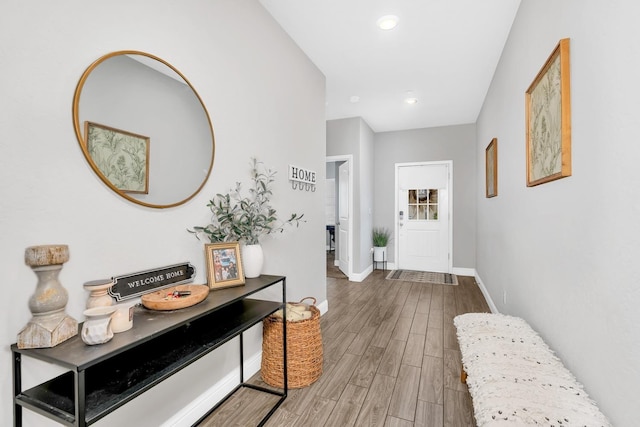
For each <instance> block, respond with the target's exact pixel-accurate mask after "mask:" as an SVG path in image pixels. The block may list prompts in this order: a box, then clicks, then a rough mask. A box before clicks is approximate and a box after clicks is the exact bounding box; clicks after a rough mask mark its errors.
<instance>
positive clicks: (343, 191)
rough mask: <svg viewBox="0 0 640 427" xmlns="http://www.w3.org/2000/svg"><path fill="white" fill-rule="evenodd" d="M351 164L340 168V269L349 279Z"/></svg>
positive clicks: (342, 165) (338, 249)
mask: <svg viewBox="0 0 640 427" xmlns="http://www.w3.org/2000/svg"><path fill="white" fill-rule="evenodd" d="M349 215H350V212H349V163H347V162H343V163H342V164H340V166H338V224H337V225H338V227H337V230H336V232H337V234H338V236H337V237H338V242H337V243H338V247H337V253H338V268H339V269H340V271H342V272H343V273H344V274H345V275H346V276H347V277H349V273H350V272H349Z"/></svg>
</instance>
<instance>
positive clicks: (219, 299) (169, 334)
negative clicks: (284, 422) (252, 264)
mask: <svg viewBox="0 0 640 427" xmlns="http://www.w3.org/2000/svg"><path fill="white" fill-rule="evenodd" d="M278 283H280V284H281V285H282V302H273V301H264V300H258V299H252V298H247V297H248V296H249V295H251V294H253V293H255V292H258V291H260V290H263V289H265V288H267V287H269V286H272V285H274V284H278ZM285 304H286V279H285V278H284V277H282V276H260V277H259V278H256V279H247V281H246V284H245V285H244V286H240V287H235V288H229V289H222V290H217V291H213V292H211V293H210V294H209V296H208V297H207V299H205V300H204V301H203V302H201V303H199V304H197V305H195V306H193V307H188V308H185V309H181V310H176V311H168V312H160V311H150V310H147V309H145V308H136V311H135V313H134V327H133V328H132V329H131V330H129V331H126V332H122V333H119V334H116V335H115V336H114V338H113V339H112V340H111V341H109V342H108V343H106V344H102V345H99V346H87V345H86V344H84V342H82V340H81V339H80V338H79V336H76V337H74V338H72V339H70V340H67V341H65V342H63V343H61V344H59V345H58V346H56V347H52V348H46V349H19V348H18V347H17V345H16V344H14V345H12V346H11V350H12V354H13V385H14V426H18V427H19V426H21V425H22V408H27V409H29V410H32V411H34V412H37V413H39V414H41V415H44V416H45V417H47V418H50V419H53V420H55V421H58V422H59V423H61V424H63V425H68V426H88V425H91V424H93V423H95V422H96V421H98V420H100V419H101V418H103V417H105V416H106V415H108V414H109V413H111V412H113V411H114V410H116V409H117V408H119V407H120V406H122V405H124V404H125V403H127V402H129V401H131V400H132V399H134V398H135V397H136V396H139V395H140V394H142V393H144V392H145V391H147V390H149V389H150V388H152V387H154V386H155V385H157V384H159V383H160V382H162V381H163V380H165V379H167V378H168V377H170V376H171V375H173V374H175V373H177V372H179V371H180V370H182V369H183V368H185V367H186V366H188V365H190V364H191V363H193V362H195V361H196V360H198V359H200V358H201V357H203V356H204V355H206V354H208V353H210V352H211V351H213V350H215V349H216V348H218V347H220V346H221V345H222V344H224V343H226V342H228V341H230V340H231V339H233V338H235V337H239V344H240V383H239V384H238V386H237V387H236V388H235V389H234V390H232V391H231V392H230V393H229V394H228V395H227V396H226V397H225V398H224V399H223V400H222V401H220V402H219V403H218V404H217V405H216V406H215V407H214V408H213V409H212V410H211V411H210V412H209V414H210V413H211V412H213V411H214V410H215V409H216V408H217V407H218V406H219V405H221V404H222V403H223V402H224V401H226V400H227V399H228V398H229V397H231V396H232V395H233V394H234V393H235V392H236V391H238V390H239V389H240V388H242V387H248V388H252V389H255V390H259V391H262V392H266V393H271V394H274V395H277V396H279V397H280V398H279V399H278V401H277V402H276V403H275V405H274V406H273V407H272V408H271V410H270V411H269V413H268V414H266V415H265V417H264V418H263V419H262V420H261V422H260V423H259V424H258V425H259V426H262V425H263V424H264V423H265V422H266V421H267V420H268V418H269V417H270V416H271V415H272V414H273V413H274V412H275V410H276V409H277V408H278V407H279V406H280V404H281V403H282V402H283V401H284V399H286V397H287V391H288V388H287V383H286V377H287V375H286V367H287V362H286V346H284V345H283V352H284V353H283V354H284V358H283V368H284V372H285V376H284V378H285V384H284V388H283V389H282V390H270V389H266V388H262V387H259V386H256V385H252V384H247V383H245V380H244V372H243V356H244V355H243V339H242V333H243V332H244V331H246V330H248V329H249V328H251V327H252V326H254V325H256V324H257V323H259V322H261V321H262V320H263V319H264V318H265V317H267V316H269V315H271V314H272V313H274V312H275V311H276V310H278V309H280V308H282V307H284V305H285ZM284 323H285V324H284V325H283V333H284V334H285V337H286V322H284ZM80 327H81V326H80ZM22 356H28V357H33V358H36V359H40V360H44V361H47V362H51V363H54V364H56V365H59V366H62V367H65V368H68V369H69V371H68V372H65V373H64V374H62V375H59V376H57V377H55V378H53V379H51V380H49V381H46V382H44V383H41V384H39V385H37V386H35V387H32V388H30V389H28V390H24V391H23V390H22V384H21V374H22V371H21V363H22ZM207 415H208V414H207ZM205 416H206V415H205ZM203 418H204V417H203Z"/></svg>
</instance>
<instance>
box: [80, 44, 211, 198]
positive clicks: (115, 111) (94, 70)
mask: <svg viewBox="0 0 640 427" xmlns="http://www.w3.org/2000/svg"><path fill="white" fill-rule="evenodd" d="M73 126H74V130H75V133H76V137H77V138H78V143H79V144H80V148H81V149H82V152H83V154H84V156H85V158H86V160H87V162H88V163H89V165H90V166H91V168H92V169H93V171H94V172H95V173H96V175H97V176H98V177H99V178H100V179H101V180H102V181H103V182H104V183H105V184H106V185H107V186H108V187H109V188H110V189H111V190H113V191H114V192H115V193H117V194H119V195H120V196H122V197H123V198H125V199H127V200H129V201H131V202H133V203H137V204H139V205H142V206H147V207H151V208H169V207H173V206H178V205H181V204H183V203H186V202H187V201H188V200H190V199H191V198H193V197H194V196H195V195H196V194H198V192H199V191H200V190H201V189H202V187H203V186H204V185H205V183H206V182H207V179H208V178H209V175H210V174H211V169H212V168H213V160H214V156H215V139H214V133H213V126H212V125H211V119H210V117H209V113H208V112H207V109H206V107H205V105H204V103H203V102H202V99H201V98H200V96H199V95H198V93H197V92H196V90H195V89H194V88H193V86H191V83H189V81H188V80H187V78H186V77H185V76H184V75H183V74H182V73H180V71H178V70H177V69H176V68H175V67H173V66H172V65H171V64H169V63H168V62H166V61H165V60H163V59H161V58H159V57H157V56H154V55H151V54H149V53H146V52H140V51H136V50H122V51H117V52H111V53H108V54H106V55H104V56H102V57H100V58H99V59H97V60H96V61H95V62H94V63H92V64H91V65H90V66H89V67H88V68H87V70H86V71H85V72H84V73H83V75H82V77H81V78H80V81H79V82H78V86H77V87H76V91H75V94H74V97H73Z"/></svg>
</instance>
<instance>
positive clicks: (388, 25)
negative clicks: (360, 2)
mask: <svg viewBox="0 0 640 427" xmlns="http://www.w3.org/2000/svg"><path fill="white" fill-rule="evenodd" d="M376 24H377V25H378V28H380V29H381V30H393V29H394V28H395V27H396V25H398V17H397V16H395V15H385V16H383V17H381V18H380V19H378V21H377V22H376Z"/></svg>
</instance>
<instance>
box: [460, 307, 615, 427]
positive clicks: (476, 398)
mask: <svg viewBox="0 0 640 427" xmlns="http://www.w3.org/2000/svg"><path fill="white" fill-rule="evenodd" d="M453 322H454V325H455V327H456V331H457V335H458V342H459V344H460V352H461V355H462V373H461V380H462V381H463V382H466V383H467V385H468V386H469V393H470V394H471V399H472V401H473V410H474V415H475V418H476V423H477V425H478V426H497V425H499V426H507V425H513V426H516V425H529V424H537V425H547V426H549V425H551V426H558V427H560V426H566V427H570V426H611V424H610V423H609V421H608V420H607V418H606V417H605V416H604V415H603V414H602V412H601V411H600V410H599V409H598V407H597V406H596V404H595V402H594V401H593V400H591V399H590V398H589V396H588V395H587V393H586V392H585V391H584V388H583V386H582V385H581V384H580V383H578V381H577V380H576V379H575V377H574V376H573V375H572V374H571V373H570V372H569V370H568V369H567V368H566V367H565V366H564V365H563V364H562V362H561V361H560V359H558V357H556V356H555V355H554V353H553V352H552V351H551V350H550V349H549V347H548V346H547V345H546V344H545V343H544V341H543V340H542V338H541V337H540V336H539V335H538V334H537V333H536V332H535V331H534V330H533V329H532V328H531V327H530V326H529V325H528V324H527V322H525V321H524V320H523V319H520V318H518V317H512V316H507V315H502V314H491V313H467V314H462V315H459V316H456V317H455V318H454V319H453Z"/></svg>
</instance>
